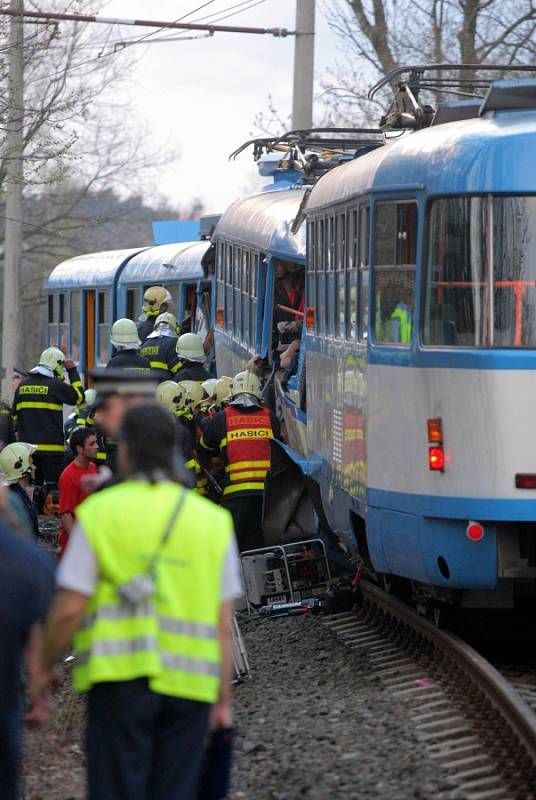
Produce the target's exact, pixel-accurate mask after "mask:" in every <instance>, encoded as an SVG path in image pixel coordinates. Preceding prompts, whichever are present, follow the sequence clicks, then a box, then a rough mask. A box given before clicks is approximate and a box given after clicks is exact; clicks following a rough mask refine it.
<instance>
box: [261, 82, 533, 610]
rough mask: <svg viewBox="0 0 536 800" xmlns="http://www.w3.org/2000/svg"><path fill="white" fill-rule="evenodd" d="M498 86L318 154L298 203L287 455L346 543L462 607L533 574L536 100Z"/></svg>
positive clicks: (511, 591)
mask: <svg viewBox="0 0 536 800" xmlns="http://www.w3.org/2000/svg"><path fill="white" fill-rule="evenodd" d="M533 84H534V96H535V97H536V82H533ZM514 100H515V97H514ZM512 105H513V106H514V107H513V108H512V107H510V109H509V110H500V109H496V108H493V107H490V104H489V103H488V104H487V105H484V108H483V109H482V113H481V116H480V117H477V118H475V119H469V120H464V121H457V122H452V123H449V124H443V125H437V126H432V127H431V128H429V129H426V130H423V131H420V132H417V133H414V134H412V135H411V136H405V137H402V138H400V139H398V140H397V141H394V142H391V143H388V144H386V145H385V146H384V147H382V148H380V149H377V150H375V151H374V152H372V153H369V154H366V155H363V156H362V157H360V158H358V159H356V160H354V161H352V162H351V163H349V164H346V165H343V166H340V167H338V168H336V169H334V170H332V171H331V172H328V173H327V174H326V175H325V176H323V177H322V178H321V179H320V180H319V182H318V183H317V185H316V186H315V188H313V190H312V192H311V195H310V197H309V200H308V204H307V209H306V218H307V284H306V303H307V306H308V309H307V333H306V336H305V362H306V386H307V459H306V462H308V464H305V465H304V457H303V454H302V453H299V452H293V451H292V450H290V449H289V448H287V455H289V456H290V457H291V458H292V460H293V461H294V462H295V463H296V464H299V465H301V466H302V467H303V473H304V475H307V479H306V481H305V482H306V483H307V485H308V486H309V489H310V485H311V479H312V481H313V484H314V485H315V487H316V490H317V492H316V499H315V504H316V510H317V513H318V514H319V516H320V518H321V519H323V520H324V521H325V522H326V523H327V524H328V525H329V527H330V528H331V529H332V531H334V532H335V533H336V534H337V535H338V537H339V539H340V541H341V542H343V543H344V545H345V547H346V549H347V550H348V551H349V552H350V553H352V554H354V555H357V554H358V555H359V556H360V557H361V558H362V559H364V560H365V561H366V562H367V563H368V564H369V566H370V567H372V568H373V569H374V570H375V571H376V572H378V573H384V574H386V575H389V574H391V575H396V576H402V577H404V578H407V579H410V580H411V581H413V582H414V583H415V584H418V585H419V586H420V587H427V588H426V591H427V593H429V594H431V595H433V596H434V597H436V598H439V599H445V600H449V599H455V600H456V601H458V602H461V603H462V604H464V605H466V606H488V605H489V606H503V607H508V606H511V605H512V604H513V602H514V599H515V598H516V597H517V596H521V595H528V596H531V597H533V596H534V590H535V586H536V433H535V431H536V428H535V426H534V424H533V417H534V404H535V398H536V160H535V159H534V147H535V145H536V111H535V110H534V108H532V109H526V108H523V107H521V108H515V102H512V103H511V104H510V106H512ZM533 106H534V104H533ZM279 392H280V395H281V397H282V398H283V400H284V399H285V398H286V401H287V402H288V403H289V404H290V403H292V398H291V397H290V396H289V394H290V393H289V392H286V391H285V390H284V389H282V388H281V387H280V388H279ZM276 471H277V470H276ZM276 479H277V475H276ZM460 590H461V591H460Z"/></svg>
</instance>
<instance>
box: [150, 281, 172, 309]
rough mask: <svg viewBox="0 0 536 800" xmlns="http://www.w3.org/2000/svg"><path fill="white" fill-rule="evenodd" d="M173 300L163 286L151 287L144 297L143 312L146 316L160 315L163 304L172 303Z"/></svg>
mask: <svg viewBox="0 0 536 800" xmlns="http://www.w3.org/2000/svg"><path fill="white" fill-rule="evenodd" d="M172 300H173V298H172V297H171V295H170V293H169V292H168V290H167V289H164V287H163V286H149V288H148V289H146V290H145V294H144V295H143V310H144V311H145V313H146V314H153V315H154V314H159V313H160V306H161V305H162V304H163V303H171V302H172Z"/></svg>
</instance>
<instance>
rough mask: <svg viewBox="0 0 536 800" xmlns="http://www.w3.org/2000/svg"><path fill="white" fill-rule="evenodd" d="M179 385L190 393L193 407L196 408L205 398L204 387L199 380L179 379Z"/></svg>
mask: <svg viewBox="0 0 536 800" xmlns="http://www.w3.org/2000/svg"><path fill="white" fill-rule="evenodd" d="M178 385H179V386H182V388H183V389H184V390H185V391H186V392H187V393H188V397H189V399H190V403H191V408H194V406H196V405H197V404H198V403H199V402H200V401H201V400H202V399H203V389H202V387H201V384H200V383H198V382H197V381H179V383H178Z"/></svg>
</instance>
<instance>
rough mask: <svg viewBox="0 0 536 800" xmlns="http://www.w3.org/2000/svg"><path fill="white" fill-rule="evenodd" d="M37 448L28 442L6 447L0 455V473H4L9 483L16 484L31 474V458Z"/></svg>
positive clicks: (14, 443) (15, 443)
mask: <svg viewBox="0 0 536 800" xmlns="http://www.w3.org/2000/svg"><path fill="white" fill-rule="evenodd" d="M36 450H37V447H36V446H35V445H33V444H27V443H26V442H13V444H8V445H7V447H4V449H3V450H2V452H1V453H0V472H2V473H3V475H4V477H5V479H6V481H7V482H8V483H16V482H17V481H18V479H19V478H23V477H24V476H25V475H28V473H31V470H32V467H31V464H30V456H31V455H32V453H35V451H36Z"/></svg>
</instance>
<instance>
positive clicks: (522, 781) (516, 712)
mask: <svg viewBox="0 0 536 800" xmlns="http://www.w3.org/2000/svg"><path fill="white" fill-rule="evenodd" d="M362 589H363V603H362V605H361V606H360V607H359V608H358V609H357V610H356V611H354V612H351V613H347V614H338V615H335V616H333V617H330V618H328V619H326V620H325V621H324V622H323V624H324V625H327V626H328V627H329V628H331V629H332V630H333V631H334V632H335V633H336V634H337V636H339V637H340V638H342V639H343V640H344V641H345V642H346V644H347V645H348V646H349V647H350V648H352V649H353V650H355V651H358V652H359V653H360V654H362V655H363V656H365V657H366V658H367V660H368V662H369V665H370V671H371V673H370V674H371V676H372V677H373V678H376V679H379V680H380V681H381V683H382V685H383V686H384V688H385V689H386V690H387V691H389V692H390V693H391V694H392V695H393V697H394V698H396V699H397V700H398V701H402V702H403V703H404V704H405V705H406V707H407V710H408V717H409V718H410V719H411V720H412V722H413V724H414V726H415V727H416V729H417V733H418V736H419V739H420V740H421V741H422V744H423V747H424V749H425V750H426V752H427V753H428V756H429V757H430V758H431V759H432V760H433V761H434V762H435V763H437V765H438V768H441V769H444V770H446V771H447V772H448V775H449V783H451V784H452V791H450V790H449V791H448V792H446V793H443V794H441V795H440V796H438V797H437V798H436V799H435V800H447V798H451V797H455V798H456V799H457V800H458V798H463V799H464V800H536V713H535V711H534V710H533V709H534V708H535V706H536V676H535V675H534V674H533V675H532V677H530V676H526V675H524V674H519V673H517V674H516V671H515V670H511V671H509V670H508V669H507V670H505V675H502V674H501V673H500V672H499V671H498V670H497V669H495V668H494V667H493V666H492V665H491V664H489V663H488V662H487V661H486V660H485V659H484V658H483V657H482V656H480V655H479V654H478V653H477V652H476V651H475V650H473V648H471V647H469V646H468V645H467V644H465V643H464V642H463V641H462V640H461V639H459V638H458V637H456V636H454V635H453V634H449V633H448V632H446V631H443V630H440V629H438V628H436V627H435V626H433V625H432V624H430V623H429V622H428V621H427V620H425V619H423V618H422V617H420V616H418V615H417V614H416V612H415V611H413V609H411V608H409V607H408V606H406V605H404V604H403V603H401V602H400V601H399V600H397V599H395V598H393V597H392V596H391V595H389V594H388V593H386V592H384V591H383V590H381V589H379V588H378V587H376V586H373V585H372V584H369V583H367V582H365V583H363V584H362ZM511 681H512V682H513V685H512V682H511ZM527 701H528V702H527ZM531 705H532V706H533V707H532V708H531Z"/></svg>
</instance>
